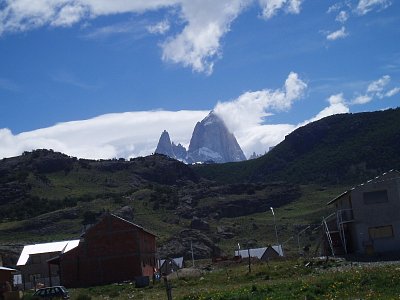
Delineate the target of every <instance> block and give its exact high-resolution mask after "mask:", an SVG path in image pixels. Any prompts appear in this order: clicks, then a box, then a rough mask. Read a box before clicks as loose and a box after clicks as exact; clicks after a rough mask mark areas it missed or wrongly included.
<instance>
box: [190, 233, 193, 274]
mask: <svg viewBox="0 0 400 300" xmlns="http://www.w3.org/2000/svg"><path fill="white" fill-rule="evenodd" d="M190 251H191V252H192V266H193V268H194V253H193V241H192V240H190Z"/></svg>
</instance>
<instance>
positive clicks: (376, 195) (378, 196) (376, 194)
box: [364, 190, 389, 204]
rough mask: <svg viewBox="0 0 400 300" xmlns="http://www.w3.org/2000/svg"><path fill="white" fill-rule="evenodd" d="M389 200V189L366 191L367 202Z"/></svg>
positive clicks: (365, 199) (374, 202) (365, 198)
mask: <svg viewBox="0 0 400 300" xmlns="http://www.w3.org/2000/svg"><path fill="white" fill-rule="evenodd" d="M385 202H389V198H388V194H387V190H382V191H373V192H365V193H364V203H365V204H376V203H385Z"/></svg>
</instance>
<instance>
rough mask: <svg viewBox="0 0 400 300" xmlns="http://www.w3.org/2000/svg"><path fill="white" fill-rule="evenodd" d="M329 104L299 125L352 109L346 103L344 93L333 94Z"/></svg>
mask: <svg viewBox="0 0 400 300" xmlns="http://www.w3.org/2000/svg"><path fill="white" fill-rule="evenodd" d="M328 102H329V106H327V107H325V108H324V109H323V110H321V111H320V112H319V113H318V114H317V115H316V116H314V117H313V118H311V119H309V120H307V121H304V122H302V123H300V124H299V125H298V127H300V126H304V125H306V124H308V123H311V122H315V121H318V120H320V119H322V118H325V117H328V116H332V115H336V114H343V113H348V112H349V111H350V109H349V107H348V106H347V104H346V99H345V98H344V97H343V94H342V93H339V94H335V95H331V96H330V97H329V98H328Z"/></svg>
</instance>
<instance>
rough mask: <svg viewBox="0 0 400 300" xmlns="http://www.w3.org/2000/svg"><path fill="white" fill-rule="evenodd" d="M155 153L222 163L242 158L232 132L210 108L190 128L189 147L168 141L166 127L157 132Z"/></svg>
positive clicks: (183, 159) (243, 157) (190, 161)
mask: <svg viewBox="0 0 400 300" xmlns="http://www.w3.org/2000/svg"><path fill="white" fill-rule="evenodd" d="M155 153H159V154H164V155H167V156H169V157H171V158H175V159H177V160H180V161H183V162H186V163H207V162H214V163H225V162H235V161H242V160H246V157H245V156H244V154H243V151H242V149H241V148H240V146H239V144H238V142H237V140H236V138H235V136H234V135H233V134H232V133H231V132H229V130H228V128H227V127H226V126H225V123H224V121H223V120H222V119H221V118H220V117H219V116H217V115H216V114H215V113H214V112H213V111H211V112H210V113H209V114H208V116H207V117H205V118H204V119H203V120H202V121H201V122H198V123H197V124H196V126H195V128H194V130H193V134H192V138H191V140H190V145H189V150H188V151H186V148H185V147H183V146H182V145H181V144H178V145H176V144H175V143H171V139H170V137H169V134H168V132H167V131H166V130H164V132H163V133H162V134H161V137H160V140H159V142H158V145H157V149H156V151H155Z"/></svg>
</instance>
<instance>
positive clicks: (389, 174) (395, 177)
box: [327, 169, 400, 205]
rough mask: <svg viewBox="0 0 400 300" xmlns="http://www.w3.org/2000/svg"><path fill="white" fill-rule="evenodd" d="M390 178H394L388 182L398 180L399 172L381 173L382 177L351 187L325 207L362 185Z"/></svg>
mask: <svg viewBox="0 0 400 300" xmlns="http://www.w3.org/2000/svg"><path fill="white" fill-rule="evenodd" d="M390 176H394V177H393V178H390V179H389V180H392V179H398V178H400V172H399V171H397V170H394V169H393V170H390V171H388V172H385V173H383V174H382V175H379V176H376V177H375V178H373V179H370V180H368V181H366V182H363V183H361V184H359V185H356V186H354V187H352V188H351V189H349V190H347V191H345V192H344V193H342V194H340V195H339V196H337V197H335V198H334V199H332V200H331V201H329V202H328V203H327V205H330V204H332V203H334V202H336V201H337V200H339V199H340V198H342V197H343V196H345V195H347V194H348V193H350V192H351V191H353V190H355V189H356V188H358V187H361V186H364V185H366V184H370V183H377V182H380V181H385V180H384V179H383V178H385V177H390Z"/></svg>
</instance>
